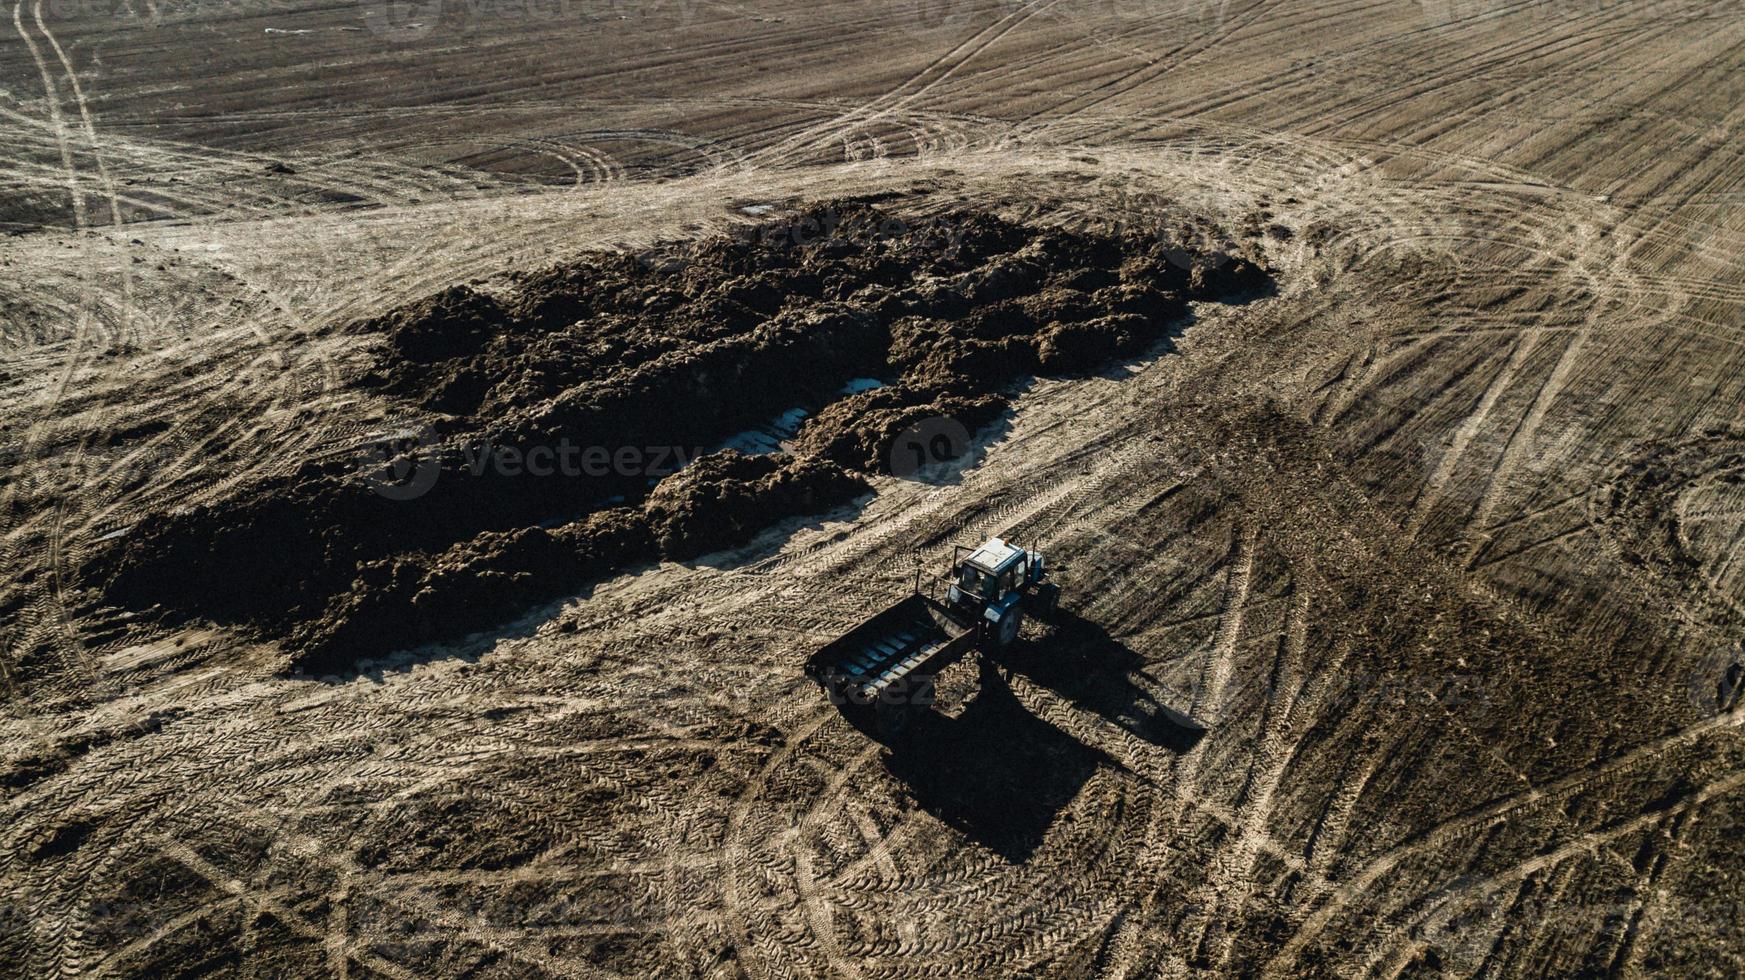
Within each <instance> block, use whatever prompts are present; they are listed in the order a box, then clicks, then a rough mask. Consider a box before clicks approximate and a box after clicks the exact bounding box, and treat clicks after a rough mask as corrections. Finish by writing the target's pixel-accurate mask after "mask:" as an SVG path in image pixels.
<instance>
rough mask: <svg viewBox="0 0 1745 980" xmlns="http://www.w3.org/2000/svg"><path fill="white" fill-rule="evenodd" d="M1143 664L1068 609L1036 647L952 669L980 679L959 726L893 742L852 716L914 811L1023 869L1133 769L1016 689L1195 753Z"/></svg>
mask: <svg viewBox="0 0 1745 980" xmlns="http://www.w3.org/2000/svg"><path fill="white" fill-rule="evenodd" d="M1142 663H1143V661H1142V658H1140V657H1139V655H1138V654H1136V653H1134V652H1133V651H1132V650H1130V649H1128V648H1127V647H1126V646H1125V645H1123V644H1122V643H1121V642H1120V641H1118V640H1116V639H1114V638H1113V637H1111V636H1109V634H1108V633H1107V632H1106V631H1105V630H1103V629H1102V628H1101V627H1099V626H1097V625H1096V624H1095V623H1091V622H1089V621H1088V620H1085V619H1083V618H1081V617H1079V616H1076V615H1074V614H1072V613H1071V612H1068V611H1065V610H1058V611H1056V612H1055V614H1054V616H1053V617H1052V622H1051V624H1050V626H1049V627H1048V628H1046V629H1045V630H1043V631H1042V634H1041V635H1040V636H1038V637H1037V638H1035V639H1031V640H1021V641H1020V642H1019V643H1017V644H1014V645H1013V647H1011V648H1010V649H1008V650H1005V651H1001V652H1000V653H998V654H975V655H973V656H972V658H971V660H970V661H969V662H967V663H966V664H964V665H963V666H962V667H960V668H954V669H973V670H977V671H979V675H980V677H979V689H978V690H977V692H976V694H975V695H974V697H972V698H971V699H970V700H969V701H968V703H967V704H965V705H964V707H963V709H962V710H961V711H960V712H958V713H957V714H956V716H955V717H951V716H947V715H945V714H941V713H939V712H938V711H933V710H924V711H919V712H917V713H916V714H915V715H914V717H913V719H912V720H911V721H910V722H909V724H908V726H907V727H906V728H905V729H904V730H903V732H902V735H901V736H900V737H897V738H892V739H885V738H881V737H880V736H879V734H878V732H877V730H876V727H875V726H874V725H873V724H872V721H871V719H870V717H867V716H866V715H864V714H857V713H854V712H849V713H847V714H846V715H845V716H846V717H848V719H849V721H850V723H851V724H854V725H855V727H856V728H858V729H860V730H861V731H862V732H864V733H865V734H867V735H868V737H871V738H873V739H875V740H878V741H881V742H883V744H885V745H886V747H887V748H888V749H889V752H888V753H887V754H886V755H885V758H884V764H885V768H886V769H887V770H888V771H889V772H890V773H891V775H893V776H895V777H896V778H897V779H898V780H900V781H901V782H902V783H903V785H904V787H905V788H906V789H907V791H908V793H909V795H910V797H911V798H912V800H913V802H914V804H915V805H916V806H918V807H919V808H921V809H923V810H925V811H927V812H928V813H931V814H933V815H934V816H935V817H938V818H939V819H940V820H941V821H943V822H945V823H946V824H948V825H950V826H952V827H955V828H957V829H958V830H959V831H961V832H962V833H964V834H965V835H967V836H968V837H970V838H971V839H973V840H975V841H977V842H978V843H980V844H982V845H983V846H984V847H987V848H988V849H989V850H991V851H993V852H995V853H997V854H999V855H1000V856H1002V857H1004V858H1006V859H1007V860H1009V861H1011V862H1013V863H1015V864H1022V863H1024V862H1025V861H1027V860H1028V859H1029V858H1030V856H1031V855H1032V854H1033V853H1035V850H1036V848H1037V847H1038V846H1039V845H1040V844H1041V843H1042V840H1043V838H1044V837H1045V835H1046V834H1047V832H1048V829H1049V828H1050V827H1051V826H1053V825H1054V823H1055V821H1056V820H1058V819H1061V814H1062V812H1063V811H1065V810H1066V809H1067V807H1069V806H1070V805H1071V804H1072V801H1073V799H1074V798H1075V797H1076V796H1077V795H1078V794H1079V791H1080V790H1081V789H1082V788H1083V787H1084V785H1085V783H1086V782H1088V781H1089V780H1090V779H1091V777H1092V776H1093V775H1094V774H1095V773H1096V771H1097V769H1098V768H1099V767H1103V766H1107V767H1110V768H1116V769H1122V768H1124V767H1123V766H1122V765H1121V763H1120V762H1119V761H1118V760H1116V759H1114V758H1112V757H1111V756H1109V755H1108V754H1107V753H1105V752H1103V751H1102V750H1101V749H1098V748H1096V747H1094V746H1090V745H1086V744H1085V743H1084V742H1082V741H1080V740H1079V739H1077V738H1075V737H1074V736H1072V735H1071V734H1069V733H1067V732H1065V731H1062V730H1061V729H1060V728H1058V727H1056V726H1055V725H1053V724H1051V723H1049V722H1048V721H1046V720H1044V719H1042V718H1038V717H1037V716H1036V715H1035V714H1033V713H1031V711H1030V710H1029V709H1028V708H1026V707H1025V706H1024V704H1023V703H1022V702H1021V701H1019V700H1018V698H1017V696H1016V695H1015V694H1014V693H1013V690H1012V686H1011V684H1010V683H1009V682H1008V680H1007V678H1008V677H1009V676H1011V675H1017V676H1021V677H1023V678H1024V679H1026V680H1028V681H1030V682H1031V683H1034V684H1036V685H1038V686H1041V687H1044V688H1047V689H1048V690H1050V691H1052V692H1054V693H1055V694H1057V695H1058V696H1060V697H1061V698H1062V699H1064V700H1066V701H1067V702H1069V703H1071V704H1072V705H1074V706H1075V707H1077V708H1079V709H1081V710H1084V711H1088V712H1092V713H1094V714H1096V715H1097V716H1098V717H1100V718H1102V719H1103V720H1105V721H1107V722H1108V723H1110V724H1112V725H1115V726H1118V727H1119V728H1121V729H1123V730H1125V731H1127V732H1130V733H1131V734H1133V735H1134V736H1137V737H1138V738H1141V739H1144V740H1145V741H1147V742H1149V743H1151V744H1153V745H1157V746H1159V747H1161V748H1164V749H1167V750H1169V751H1172V752H1177V753H1182V752H1186V751H1188V750H1189V749H1192V748H1193V747H1194V746H1195V745H1197V744H1199V741H1200V739H1201V738H1203V737H1204V736H1205V728H1204V727H1203V726H1201V725H1200V724H1198V723H1197V722H1195V721H1194V720H1193V719H1191V718H1189V717H1188V716H1187V715H1186V714H1184V713H1183V712H1182V711H1180V710H1178V709H1177V708H1175V707H1172V706H1171V705H1170V704H1169V703H1166V701H1165V700H1164V698H1168V694H1167V693H1166V692H1162V691H1161V689H1158V690H1157V693H1153V689H1157V685H1155V684H1154V683H1151V682H1150V681H1149V678H1146V677H1145V676H1144V675H1143V674H1142V673H1139V671H1138V668H1139V667H1140V666H1142ZM1160 696H1161V697H1160ZM1069 819H1070V817H1069Z"/></svg>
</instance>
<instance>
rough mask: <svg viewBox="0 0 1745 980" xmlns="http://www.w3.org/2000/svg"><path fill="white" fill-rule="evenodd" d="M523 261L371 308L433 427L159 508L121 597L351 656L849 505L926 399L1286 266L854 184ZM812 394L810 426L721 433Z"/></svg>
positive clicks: (979, 403) (956, 411) (368, 325)
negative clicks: (833, 193) (716, 228)
mask: <svg viewBox="0 0 1745 980" xmlns="http://www.w3.org/2000/svg"><path fill="white" fill-rule="evenodd" d="M500 285H501V287H502V288H499V289H493V290H491V291H489V292H487V291H483V290H475V289H473V288H471V287H468V286H464V285H463V286H455V287H452V288H450V289H447V290H445V291H443V292H441V293H438V294H436V295H434V296H430V297H427V298H425V299H423V300H420V301H418V302H414V303H412V304H409V305H407V306H405V307H402V308H399V309H395V310H392V311H389V312H387V313H385V314H383V315H382V316H379V317H375V318H372V319H369V320H366V321H363V322H360V323H358V324H355V325H354V327H353V329H354V330H356V331H358V332H360V333H363V334H367V335H371V336H375V337H378V338H380V342H381V347H380V354H379V359H378V366H377V368H376V369H375V371H374V372H373V373H372V374H370V375H369V376H367V377H366V378H365V379H364V380H363V382H362V383H363V384H365V385H367V386H371V387H374V388H376V389H378V390H380V391H382V392H384V393H385V394H387V395H389V396H390V397H392V398H394V399H396V400H399V401H402V402H404V403H407V404H408V405H409V406H415V407H416V409H417V410H418V411H419V412H420V414H422V415H424V416H426V417H427V418H429V419H431V420H433V422H432V428H431V430H430V432H429V435H428V438H426V439H424V440H422V441H421V442H420V444H418V445H412V446H407V445H404V444H402V445H401V446H400V449H401V450H402V452H401V453H400V454H399V455H397V456H394V455H392V454H390V457H389V458H385V462H387V463H388V464H390V465H386V466H383V465H370V466H360V465H359V460H357V459H340V460H326V461H311V462H309V463H307V464H305V465H303V466H302V467H301V468H300V469H298V470H297V471H296V472H294V473H292V474H290V475H288V476H280V477H275V478H272V479H263V480H260V481H257V482H255V483H253V484H252V485H247V486H243V487H240V488H238V489H236V490H235V491H233V492H232V493H230V494H229V495H228V496H227V497H225V498H224V499H223V500H221V501H218V502H215V503H206V504H202V505H199V506H195V507H190V508H187V509H185V510H181V511H177V512H172V513H167V514H159V515H155V516H153V517H150V518H147V519H146V520H144V521H142V522H141V523H140V524H139V525H138V526H136V527H135V528H134V529H133V531H132V532H131V533H130V534H129V535H127V536H126V537H125V538H122V539H120V540H119V541H118V542H117V543H116V546H115V547H113V548H112V549H111V550H110V551H108V552H106V553H103V554H101V555H99V556H98V557H97V558H96V559H95V560H94V561H93V564H92V567H91V568H90V569H88V571H89V572H90V573H91V575H92V576H93V577H94V578H95V579H96V580H97V581H98V582H100V583H102V586H103V590H104V594H105V596H106V597H107V599H108V600H109V601H111V602H116V603H119V604H122V605H126V606H129V607H131V608H135V609H152V610H155V612H156V613H157V614H158V615H160V616H162V617H164V618H167V619H204V620H211V621H216V622H220V623H225V624H231V625H237V626H242V627H245V628H247V629H249V630H250V631H252V632H253V633H255V634H256V635H259V636H262V637H269V638H274V639H278V640H280V641H282V642H283V643H284V644H285V645H286V647H287V648H288V649H289V650H290V651H291V652H292V666H293V668H294V669H296V670H300V671H305V672H309V673H331V672H339V671H343V670H346V669H348V668H350V667H352V666H354V665H355V664H356V662H357V661H358V660H359V659H360V658H365V657H372V656H378V655H381V654H384V653H387V652H390V651H393V650H397V649H405V648H409V647H415V646H419V645H421V644H425V643H430V642H435V641H441V640H444V639H450V638H455V637H458V636H462V635H465V634H467V633H470V632H474V631H477V630H482V629H488V628H492V627H494V626H499V625H501V624H503V623H506V622H508V621H510V620H512V619H514V618H516V617H517V616H518V615H521V614H524V613H525V612H526V611H527V610H529V609H531V608H533V607H535V606H537V605H538V604H541V603H544V602H549V601H553V600H556V599H559V598H562V597H563V596H566V595H573V594H575V593H576V592H577V591H579V590H580V589H582V588H584V587H585V586H586V585H587V584H588V583H589V582H591V581H595V580H598V579H600V578H602V577H604V576H607V575H610V574H611V573H613V572H615V571H617V570H621V569H626V568H630V567H633V566H636V565H640V564H646V563H649V562H652V561H656V560H659V559H670V560H680V561H683V560H690V559H694V558H697V557H699V556H702V555H705V554H709V553H713V552H718V551H721V550H724V549H728V548H732V547H735V546H739V545H743V544H746V543H748V542H749V541H750V540H751V539H752V538H754V537H755V536H757V535H758V534H759V533H760V532H762V531H763V530H765V529H767V528H769V527H770V526H771V525H773V524H776V523H778V522H781V521H783V520H785V519H788V518H796V517H802V516H807V515H818V514H823V513H826V512H828V511H831V510H833V509H836V508H839V507H841V506H843V505H846V504H849V503H851V502H852V501H854V500H855V499H857V498H859V497H861V496H862V495H864V494H865V493H867V492H869V489H870V487H869V485H868V484H867V482H866V477H867V476H869V475H873V474H877V473H880V472H883V471H884V470H885V468H886V466H887V463H886V460H887V459H888V458H889V454H890V451H891V447H892V444H893V442H894V441H895V440H896V439H898V437H899V436H900V435H901V434H902V433H904V432H905V431H907V430H909V429H910V427H911V426H914V425H916V424H917V423H918V422H920V421H921V420H925V419H932V418H938V417H949V418H952V419H955V420H956V421H957V422H958V423H960V424H962V425H963V426H964V427H965V428H966V429H968V430H969V431H974V430H976V429H977V428H979V427H981V426H984V425H986V424H987V423H989V422H991V421H993V420H994V419H996V418H998V417H999V416H1000V415H1001V414H1002V413H1004V411H1005V410H1006V407H1007V396H1008V394H1009V393H1010V392H1011V391H1012V389H1013V387H1014V386H1015V385H1017V384H1019V383H1022V382H1023V381H1026V380H1028V379H1029V378H1031V377H1034V376H1037V375H1043V374H1051V375H1052V374H1078V373H1083V372H1088V371H1094V370H1099V369H1102V368H1104V367H1106V366H1107V365H1108V364H1109V363H1110V362H1111V361H1113V360H1115V359H1119V358H1123V357H1132V356H1135V355H1138V354H1140V353H1143V352H1146V351H1149V350H1153V349H1156V348H1158V347H1159V346H1160V345H1163V344H1166V343H1167V342H1168V340H1169V338H1170V337H1171V336H1173V334H1174V333H1175V332H1176V331H1179V330H1180V329H1181V327H1182V326H1183V324H1184V323H1185V322H1186V319H1187V316H1188V313H1189V306H1188V302H1189V300H1196V299H1198V300H1217V301H1233V300H1239V299H1243V298H1247V297H1250V296H1254V295H1257V294H1262V293H1265V292H1267V291H1269V290H1270V289H1271V288H1272V281H1271V278H1270V276H1269V275H1268V274H1267V272H1266V271H1265V270H1263V269H1261V268H1259V267H1257V266H1255V265H1254V264H1252V263H1250V262H1248V261H1247V260H1245V259H1241V258H1235V257H1231V256H1228V255H1224V254H1221V253H1204V254H1197V255H1196V254H1191V253H1185V252H1183V251H1181V250H1180V245H1179V243H1175V242H1166V241H1162V240H1160V239H1158V238H1156V237H1150V236H1138V235H1102V234H1088V233H1081V232H1074V231H1066V230H1061V229H1055V228H1034V227H1029V226H1025V225H1021V224H1017V223H1013V222H1010V221H1007V220H1004V219H1001V218H999V217H997V216H994V215H992V214H988V213H985V212H981V211H974V210H960V211H954V212H947V213H944V214H941V215H939V216H936V217H933V218H930V219H927V220H926V221H916V222H908V221H905V220H903V219H900V218H898V217H895V216H894V215H892V214H889V213H886V212H883V211H880V210H878V209H876V208H874V207H872V206H869V205H865V204H858V203H846V204H826V205H820V206H815V207H813V208H810V209H808V210H806V211H804V212H802V213H800V214H798V215H797V216H795V217H793V218H789V219H785V220H782V221H777V222H771V223H767V224H763V225H759V226H755V227H751V228H748V229H746V230H744V231H743V232H740V233H737V234H732V235H723V236H718V237H714V238H709V239H706V240H701V241H696V242H691V243H681V244H674V245H671V246H667V247H663V248H661V249H657V250H655V252H653V253H651V254H650V255H647V256H643V257H640V258H638V257H632V256H628V255H624V254H620V253H599V254H592V255H588V256H585V257H583V258H582V259H580V260H578V261H576V262H573V263H570V264H567V265H564V266H561V267H557V268H552V269H547V270H543V271H540V272H537V273H528V274H517V275H514V276H511V277H509V278H508V279H507V280H506V281H505V282H504V283H502V284H500ZM864 379H876V380H877V381H878V382H879V386H877V387H870V382H869V381H867V380H864ZM795 409H803V410H804V412H805V413H806V422H805V424H804V425H803V426H802V427H801V428H800V429H799V430H798V432H797V433H795V434H793V437H792V438H791V439H790V440H788V442H787V444H786V450H785V451H782V452H774V453H768V454H765V455H746V454H743V453H741V452H738V451H736V450H733V449H721V450H718V451H713V452H706V451H704V449H703V448H700V447H710V446H720V445H722V444H723V443H724V442H725V441H726V440H728V439H730V438H731V437H732V436H734V435H735V434H736V433H740V432H744V431H746V430H748V429H755V428H756V427H758V426H760V425H766V424H768V423H769V422H770V420H771V419H772V418H775V417H778V416H780V415H782V413H785V412H793V411H794V410H795ZM384 474H386V476H385V475H384Z"/></svg>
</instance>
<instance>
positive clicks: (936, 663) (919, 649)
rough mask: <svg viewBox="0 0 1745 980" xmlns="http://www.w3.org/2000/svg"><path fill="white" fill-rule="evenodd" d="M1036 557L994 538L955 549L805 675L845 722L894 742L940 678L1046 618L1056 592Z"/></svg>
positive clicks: (825, 651)
mask: <svg viewBox="0 0 1745 980" xmlns="http://www.w3.org/2000/svg"><path fill="white" fill-rule="evenodd" d="M1046 574H1047V565H1046V563H1045V562H1044V561H1043V558H1042V554H1041V553H1040V552H1037V551H1033V550H1030V549H1027V548H1023V547H1020V546H1018V545H1014V544H1009V543H1007V542H1006V541H1003V540H1001V539H1000V538H989V539H988V540H987V541H986V542H984V543H983V544H981V545H980V546H979V547H976V548H969V547H965V546H963V545H958V546H956V547H955V548H954V549H953V552H952V560H951V566H950V568H949V569H948V570H947V571H946V573H945V574H943V575H941V576H937V577H935V578H933V579H931V580H928V581H927V582H926V583H925V584H924V582H923V578H922V573H921V569H920V568H919V567H917V568H916V572H915V588H914V592H913V593H912V594H910V595H909V596H908V597H906V598H904V599H903V600H901V601H899V602H898V603H897V604H895V605H893V606H891V607H890V608H888V609H886V610H884V611H883V612H880V613H878V614H877V615H875V616H873V617H872V618H871V619H868V620H867V621H865V622H863V623H861V624H860V625H858V626H856V627H854V628H853V629H851V630H849V631H848V632H847V633H845V634H843V635H842V636H840V637H838V638H837V639H835V640H833V641H831V642H830V643H828V644H826V645H825V646H824V647H823V648H822V649H820V650H819V651H818V652H817V653H815V654H813V655H812V657H811V659H810V660H809V661H808V662H807V664H806V675H807V676H808V677H810V678H812V680H814V681H815V682H817V683H818V685H819V686H821V687H822V688H823V689H824V691H825V693H826V694H827V695H828V696H829V698H830V700H831V701H832V702H833V703H835V704H837V705H838V706H840V707H842V708H843V710H844V711H845V712H860V711H870V712H871V713H872V716H873V719H874V722H875V724H876V727H877V730H878V731H879V732H880V733H881V734H883V735H886V736H896V735H899V734H900V733H901V732H902V730H903V729H905V728H906V727H907V726H908V723H909V721H910V720H912V718H913V717H914V714H915V713H916V712H917V711H920V710H925V709H927V708H928V707H929V706H931V705H932V703H933V687H934V683H935V681H936V679H937V678H938V676H939V674H940V672H941V671H943V670H945V669H946V668H947V667H950V666H951V665H952V664H954V663H956V662H957V661H959V660H961V659H963V657H964V656H965V655H966V654H968V653H970V652H971V651H973V650H982V651H991V650H998V649H1000V648H1003V647H1007V646H1010V645H1011V644H1012V643H1013V642H1014V641H1015V640H1017V638H1018V630H1019V627H1020V626H1022V625H1023V622H1024V617H1025V616H1026V615H1034V616H1047V615H1049V614H1050V613H1052V612H1053V611H1054V608H1055V606H1056V605H1057V604H1058V602H1059V599H1060V588H1059V586H1057V585H1055V584H1054V583H1052V582H1047V581H1045V576H1046Z"/></svg>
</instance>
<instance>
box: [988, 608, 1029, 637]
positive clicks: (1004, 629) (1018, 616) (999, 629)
mask: <svg viewBox="0 0 1745 980" xmlns="http://www.w3.org/2000/svg"><path fill="white" fill-rule="evenodd" d="M1022 625H1024V609H1023V608H1022V607H1021V606H1013V607H1012V608H1010V609H1007V610H1006V611H1005V612H1003V613H1001V614H1000V621H999V622H998V623H995V624H994V646H996V647H1009V646H1011V645H1012V643H1013V641H1015V640H1017V639H1018V627H1020V626H1022Z"/></svg>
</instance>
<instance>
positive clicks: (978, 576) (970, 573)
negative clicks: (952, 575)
mask: <svg viewBox="0 0 1745 980" xmlns="http://www.w3.org/2000/svg"><path fill="white" fill-rule="evenodd" d="M992 578H993V577H992V576H990V575H989V574H988V573H986V572H984V571H982V570H981V569H979V568H977V567H975V566H974V565H969V564H966V565H964V566H963V571H962V572H961V573H960V574H959V575H958V577H957V587H958V588H959V589H961V590H962V591H964V592H968V593H971V594H973V595H978V596H988V595H990V594H991V593H992V591H993V590H992V589H991V588H990V586H992V585H993V581H992Z"/></svg>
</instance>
